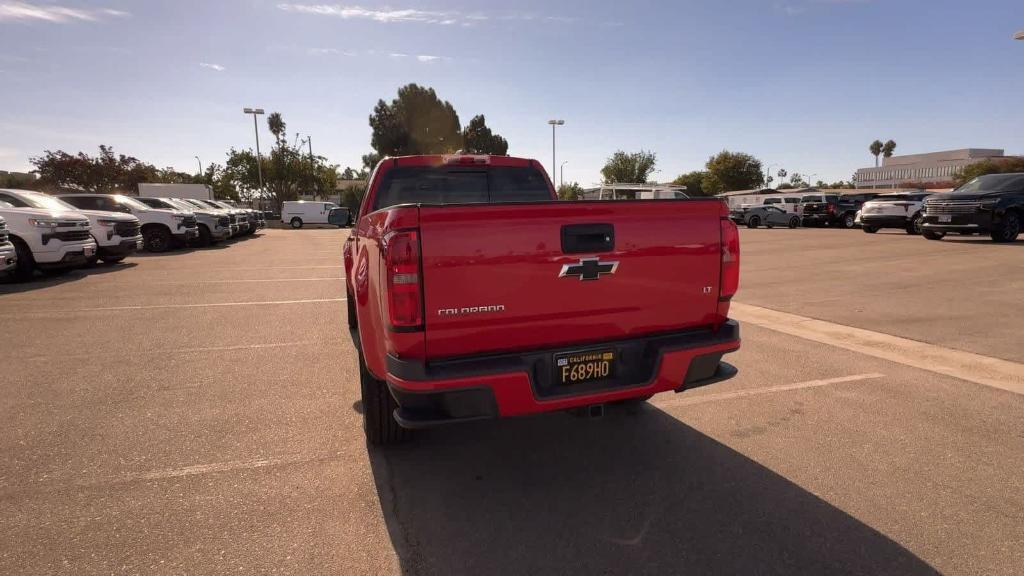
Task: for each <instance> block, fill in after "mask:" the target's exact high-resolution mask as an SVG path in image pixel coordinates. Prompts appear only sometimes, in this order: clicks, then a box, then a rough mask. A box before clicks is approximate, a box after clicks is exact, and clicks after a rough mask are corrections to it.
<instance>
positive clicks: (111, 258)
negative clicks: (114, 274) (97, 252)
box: [102, 256, 124, 264]
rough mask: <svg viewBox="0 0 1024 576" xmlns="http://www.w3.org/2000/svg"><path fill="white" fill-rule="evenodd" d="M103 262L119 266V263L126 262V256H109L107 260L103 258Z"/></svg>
mask: <svg viewBox="0 0 1024 576" xmlns="http://www.w3.org/2000/svg"><path fill="white" fill-rule="evenodd" d="M102 260H103V263H104V264H117V263H118V262H121V261H123V260H124V256H109V257H107V258H103V259H102Z"/></svg>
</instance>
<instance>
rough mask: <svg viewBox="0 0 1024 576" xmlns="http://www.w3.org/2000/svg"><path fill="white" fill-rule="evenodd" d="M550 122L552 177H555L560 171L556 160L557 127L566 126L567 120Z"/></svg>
mask: <svg viewBox="0 0 1024 576" xmlns="http://www.w3.org/2000/svg"><path fill="white" fill-rule="evenodd" d="M548 124H551V178H552V179H554V177H555V173H556V172H557V171H558V163H557V162H555V128H556V127H557V126H565V120H548Z"/></svg>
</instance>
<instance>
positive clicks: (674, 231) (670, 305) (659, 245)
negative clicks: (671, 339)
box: [419, 200, 724, 359]
mask: <svg viewBox="0 0 1024 576" xmlns="http://www.w3.org/2000/svg"><path fill="white" fill-rule="evenodd" d="M723 215H724V208H723V204H722V203H721V202H720V201H717V200H650V201H645V200H637V201H596V202H545V203H536V204H533V203H531V204H492V205H479V206H467V205H454V206H436V207H431V206H423V207H421V208H420V214H419V224H420V233H421V246H422V262H423V290H424V308H425V332H426V355H427V358H428V359H438V358H455V357H462V356H470V355H479V354H486V353H496V352H513V351H518V350H527V349H529V350H537V349H542V348H545V347H565V346H571V345H575V344H581V345H582V344H587V343H596V342H606V341H609V340H616V339H623V338H630V337H636V336H639V335H645V334H654V333H663V332H672V331H679V330H684V329H687V328H694V327H698V326H708V325H710V324H712V323H713V322H714V318H715V312H716V309H717V303H718V288H719V281H720V274H721V248H720V241H721V228H720V223H719V220H720V219H721V217H722V216H723ZM606 230H611V231H613V232H614V247H610V246H608V247H604V246H602V245H601V244H602V241H601V238H602V237H603V236H604V232H603V231H606ZM595 234H596V235H595ZM563 236H566V237H567V238H568V239H565V238H563ZM594 242H596V244H595V243H594ZM564 243H567V244H564ZM588 243H589V244H588ZM574 244H575V246H574ZM608 248H610V249H608ZM592 258H597V259H598V261H597V262H594V261H587V260H588V259H592ZM616 263H617V264H616ZM566 265H568V268H565V267H566ZM601 272H604V273H601ZM595 275H599V277H598V278H597V279H589V280H588V279H586V278H593V277H594V276H595Z"/></svg>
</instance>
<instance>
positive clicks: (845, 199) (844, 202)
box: [800, 194, 878, 228]
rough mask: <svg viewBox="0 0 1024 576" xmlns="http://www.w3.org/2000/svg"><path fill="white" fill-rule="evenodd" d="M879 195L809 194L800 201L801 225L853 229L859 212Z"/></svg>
mask: <svg viewBox="0 0 1024 576" xmlns="http://www.w3.org/2000/svg"><path fill="white" fill-rule="evenodd" d="M875 196H878V194H843V195H842V196H837V195H835V194H826V195H822V194H808V195H806V196H804V197H803V198H801V199H800V208H801V210H800V212H801V214H802V216H803V218H802V220H801V224H802V225H803V226H806V227H808V228H813V227H821V226H839V227H842V228H853V227H854V225H855V224H856V220H857V212H858V211H859V210H860V207H861V206H863V205H864V203H865V202H867V201H868V200H871V199H872V198H874V197H875Z"/></svg>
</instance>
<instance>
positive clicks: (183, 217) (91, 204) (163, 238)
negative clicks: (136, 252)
mask: <svg viewBox="0 0 1024 576" xmlns="http://www.w3.org/2000/svg"><path fill="white" fill-rule="evenodd" d="M60 198H61V200H64V201H65V202H67V203H68V204H71V205H72V206H74V207H75V208H78V209H79V210H100V211H103V212H123V213H125V214H131V215H132V216H135V217H136V218H138V219H139V221H140V222H141V224H142V240H143V245H144V247H145V248H146V250H148V251H149V252H164V251H166V250H169V249H170V248H172V247H174V246H175V245H176V244H177V245H185V244H187V243H188V242H189V241H191V240H194V239H195V238H198V237H199V228H198V227H197V225H196V216H195V214H193V213H192V212H186V211H184V210H166V209H157V208H150V207H149V206H146V205H145V204H143V203H142V202H139V201H138V200H137V199H135V198H132V197H130V196H125V195H123V194H64V195H62V196H61V197H60Z"/></svg>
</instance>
